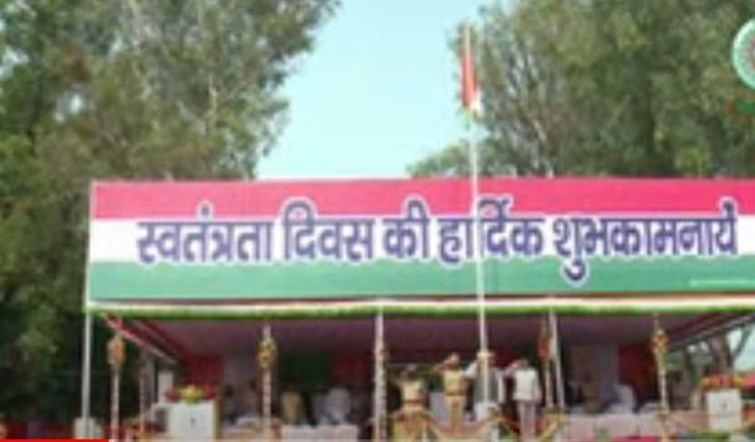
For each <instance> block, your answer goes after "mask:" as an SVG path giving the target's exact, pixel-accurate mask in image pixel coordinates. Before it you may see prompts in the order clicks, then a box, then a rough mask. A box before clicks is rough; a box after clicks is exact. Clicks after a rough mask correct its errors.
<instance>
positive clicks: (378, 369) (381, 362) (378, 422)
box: [372, 304, 388, 442]
mask: <svg viewBox="0 0 755 442" xmlns="http://www.w3.org/2000/svg"><path fill="white" fill-rule="evenodd" d="M384 335H385V318H384V316H383V306H382V304H381V305H380V306H379V307H378V313H377V315H376V316H375V356H374V357H375V367H374V370H375V379H374V384H375V385H374V392H373V398H372V400H373V401H372V404H373V406H372V440H373V441H375V442H379V441H384V440H387V439H388V432H387V428H386V421H385V419H386V414H387V411H386V409H385V407H386V403H385V394H386V392H385V389H386V379H385V356H386V348H385V339H384Z"/></svg>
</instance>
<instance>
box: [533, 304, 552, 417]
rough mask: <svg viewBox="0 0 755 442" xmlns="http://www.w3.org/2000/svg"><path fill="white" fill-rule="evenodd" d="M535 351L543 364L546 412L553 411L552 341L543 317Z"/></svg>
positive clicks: (546, 322)
mask: <svg viewBox="0 0 755 442" xmlns="http://www.w3.org/2000/svg"><path fill="white" fill-rule="evenodd" d="M537 350H538V351H537V353H538V356H540V362H542V364H543V375H544V376H543V377H544V379H543V381H544V383H545V409H546V410H547V411H548V412H551V411H553V409H554V407H553V376H552V360H553V351H552V350H553V343H552V333H551V331H550V327H548V321H547V319H546V318H545V317H544V318H543V322H542V324H541V326H540V338H539V342H538V346H537Z"/></svg>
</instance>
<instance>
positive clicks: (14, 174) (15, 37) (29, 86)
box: [0, 0, 336, 420]
mask: <svg viewBox="0 0 755 442" xmlns="http://www.w3.org/2000/svg"><path fill="white" fill-rule="evenodd" d="M335 3H336V0H255V1H243V0H228V1H222V2H221V1H208V0H180V1H179V0H158V1H152V0H124V1H116V0H105V1H101V2H90V1H82V0H39V1H34V2H27V1H20V0H4V1H0V23H2V27H0V45H2V54H3V57H2V60H0V244H2V247H0V317H2V319H3V320H2V324H0V378H2V379H3V383H4V385H3V388H2V389H1V390H2V391H0V412H1V411H7V412H13V413H16V414H26V415H40V416H44V417H48V418H49V417H56V418H59V419H61V420H69V419H70V418H71V417H72V416H74V415H76V414H77V412H78V407H79V404H78V402H79V401H78V393H77V391H78V382H79V379H80V378H79V376H80V372H79V366H80V354H81V353H80V345H81V342H80V341H81V339H80V336H81V327H82V315H81V308H82V302H81V298H82V290H83V284H82V283H83V279H84V275H83V268H84V264H85V253H84V245H85V243H86V230H87V195H88V187H89V183H90V182H91V180H92V179H96V178H154V179H162V178H168V179H171V178H176V179H178V178H198V177H204V178H207V177H238V178H252V177H254V172H255V167H256V164H257V161H258V159H259V158H260V157H261V156H262V155H265V154H266V153H267V152H268V151H269V150H270V149H271V148H272V146H273V143H274V141H275V137H276V135H277V134H278V132H279V131H280V129H281V127H282V124H283V123H284V121H285V111H286V100H285V99H284V97H282V96H281V94H280V89H281V86H282V84H283V82H284V81H285V79H286V78H287V76H288V75H289V73H290V72H291V69H292V62H293V61H294V60H295V59H296V57H297V56H299V55H301V54H303V53H305V52H307V51H310V50H311V49H312V48H313V44H314V37H315V32H316V30H317V28H318V27H319V25H320V24H321V23H322V22H323V21H324V20H325V19H327V18H328V17H329V16H330V15H331V13H332V12H333V10H334V8H335V6H336V4H335ZM104 342H105V338H104V337H103V336H100V337H99V338H98V340H97V345H98V351H99V352H101V351H102V346H104ZM103 359H104V358H103V357H99V358H95V363H96V364H98V366H97V369H98V370H104V366H103V365H104V362H103ZM8 380H12V381H11V382H10V383H9V382H8ZM105 386H106V384H105ZM105 409H106V407H104V404H101V406H99V407H95V410H96V411H97V410H100V411H104V410H105Z"/></svg>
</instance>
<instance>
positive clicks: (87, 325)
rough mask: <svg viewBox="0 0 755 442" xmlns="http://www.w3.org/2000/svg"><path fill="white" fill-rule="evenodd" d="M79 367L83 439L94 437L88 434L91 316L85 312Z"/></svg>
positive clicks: (90, 382) (90, 387)
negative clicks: (80, 364) (80, 363)
mask: <svg viewBox="0 0 755 442" xmlns="http://www.w3.org/2000/svg"><path fill="white" fill-rule="evenodd" d="M82 353H83V355H82V357H83V360H82V367H81V420H82V425H83V427H84V428H83V434H82V436H83V437H84V438H85V439H89V438H92V437H94V434H90V432H89V429H90V425H89V421H90V419H91V418H90V416H89V415H90V413H91V411H90V404H91V397H92V314H91V313H89V312H86V314H85V316H84V346H83V352H82Z"/></svg>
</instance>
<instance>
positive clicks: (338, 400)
mask: <svg viewBox="0 0 755 442" xmlns="http://www.w3.org/2000/svg"><path fill="white" fill-rule="evenodd" d="M350 412H351V396H350V395H349V392H348V391H347V390H346V389H345V388H343V387H333V388H331V389H330V391H329V392H328V395H327V396H326V397H325V414H326V415H327V418H328V421H329V422H330V423H331V424H335V425H343V424H348V423H349V422H348V416H349V413H350Z"/></svg>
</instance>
